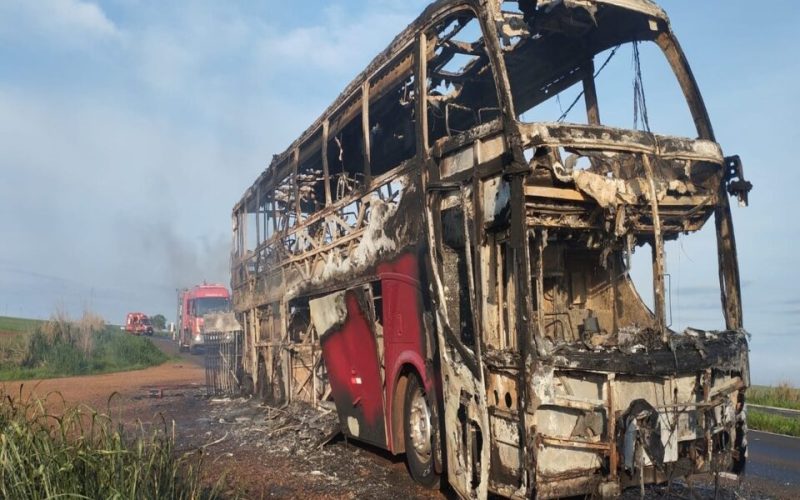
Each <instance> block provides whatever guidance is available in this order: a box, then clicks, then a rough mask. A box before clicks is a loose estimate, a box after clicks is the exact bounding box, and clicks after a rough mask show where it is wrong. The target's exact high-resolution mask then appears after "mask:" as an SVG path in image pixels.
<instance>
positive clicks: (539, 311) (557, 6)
mask: <svg viewBox="0 0 800 500" xmlns="http://www.w3.org/2000/svg"><path fill="white" fill-rule="evenodd" d="M320 43H324V40H320ZM645 46H646V47H651V48H653V49H654V50H656V51H657V52H658V54H659V57H660V58H662V60H665V61H666V63H667V65H668V67H669V69H670V73H671V76H670V78H672V79H674V81H675V83H676V85H677V87H678V88H679V89H680V94H679V95H680V98H679V99H677V100H676V101H675V106H684V107H687V108H688V110H689V112H690V114H691V125H692V128H693V131H692V133H691V134H689V135H692V137H676V136H670V135H665V134H663V133H659V132H658V131H652V130H651V129H650V125H649V120H648V117H647V113H646V101H645V99H644V96H645V94H644V91H643V87H642V85H641V83H642V82H641V77H640V71H639V61H640V59H639V57H638V53H639V52H638V51H639V48H640V47H642V48H644V47H645ZM622 47H627V48H630V49H631V50H632V53H633V54H634V59H635V60H634V61H633V63H632V66H634V68H635V70H636V71H634V73H635V74H636V76H635V78H634V90H635V97H634V103H635V109H636V111H637V115H636V116H637V118H641V120H637V122H638V124H637V125H636V126H634V127H633V128H628V129H624V128H618V127H613V126H610V125H609V124H607V123H605V122H604V121H603V119H601V117H603V116H606V115H607V114H610V112H611V111H614V109H613V108H614V107H615V106H619V103H618V102H615V101H613V100H612V101H609V104H608V107H607V108H604V102H603V100H602V99H601V97H602V93H600V92H598V86H597V85H596V81H597V79H598V78H599V77H598V75H600V74H601V71H602V70H603V68H604V67H605V64H606V63H607V62H608V59H610V58H611V57H613V55H614V53H615V52H617V49H619V48H622ZM568 92H573V94H574V95H577V98H576V99H575V100H574V102H573V103H572V104H571V105H570V103H569V102H568V101H564V102H562V104H563V106H564V107H567V106H568V105H569V108H568V109H567V111H566V112H564V115H563V116H561V117H554V118H553V119H551V120H545V121H542V120H540V119H539V117H542V116H545V114H544V113H539V110H542V109H545V108H546V107H547V106H551V107H552V105H553V103H554V102H557V101H560V100H561V99H562V96H566V95H570V94H568ZM575 105H579V108H578V109H579V110H582V111H581V113H580V115H582V118H580V119H573V118H572V117H573V116H574V115H575V113H571V114H569V113H570V112H571V111H574V109H573V108H574V106H575ZM568 114H569V116H570V121H567V120H566V119H565V117H566V116H567V115H568ZM750 187H751V186H750V184H749V183H748V182H747V181H746V180H745V179H744V178H743V172H742V166H741V162H739V160H738V157H734V156H731V157H725V156H723V153H722V150H721V148H720V146H719V145H718V144H717V143H716V142H715V138H714V133H713V129H712V126H711V123H710V121H709V117H708V114H707V111H706V108H705V105H704V103H703V100H702V97H701V95H700V92H699V90H698V87H697V84H696V81H695V79H694V77H693V75H692V72H691V70H690V68H689V65H688V63H687V60H686V58H685V56H684V53H683V52H682V50H681V47H680V45H679V44H678V41H677V40H676V38H675V36H674V34H673V32H672V30H671V28H670V24H669V21H668V18H667V16H666V14H665V13H664V11H663V10H662V9H661V8H660V7H658V6H656V5H655V4H653V3H652V2H650V1H648V0H594V1H592V0H558V1H556V0H539V1H538V2H537V1H519V2H508V1H500V0H440V1H437V2H435V3H433V4H431V5H430V6H429V7H428V8H427V9H426V10H425V11H424V12H423V13H422V15H421V16H420V17H419V18H418V19H417V20H416V21H415V22H414V23H412V24H411V25H410V26H408V28H407V29H405V30H404V31H403V32H402V33H400V35H398V36H397V37H396V38H395V39H394V41H393V42H392V43H391V44H390V46H389V47H388V48H387V49H386V50H384V51H383V52H382V53H381V54H380V55H378V56H377V57H376V58H375V59H374V60H373V61H372V63H371V64H370V65H369V66H368V67H367V68H366V69H365V70H364V71H363V72H362V73H361V74H360V75H359V76H358V77H357V78H356V79H355V80H354V81H353V82H352V83H351V84H350V85H349V86H348V87H347V88H346V89H345V90H344V92H343V93H342V94H341V95H340V96H339V97H338V98H337V99H336V101H335V102H334V103H333V104H332V105H331V106H330V107H329V108H328V109H327V110H326V111H325V112H324V113H323V114H322V116H321V117H320V118H319V119H318V120H317V121H316V122H315V123H314V124H312V125H311V127H309V128H308V129H307V130H306V131H305V132H304V133H303V134H302V135H301V136H300V138H299V139H297V140H296V141H295V142H294V143H293V144H292V145H291V146H289V148H288V149H287V150H286V151H284V152H283V153H282V154H279V155H276V156H275V157H274V158H273V160H272V162H271V163H270V164H269V166H268V167H267V168H266V169H265V170H264V171H263V172H262V173H261V174H260V175H259V176H258V178H257V179H256V181H255V182H254V183H253V184H252V186H250V187H249V188H248V189H247V190H246V192H245V193H244V195H243V197H242V198H241V200H240V201H239V202H238V203H237V204H236V205H235V206H234V209H233V249H232V259H231V264H232V267H231V274H232V277H231V279H232V289H233V294H232V298H233V305H234V309H235V311H236V313H237V315H238V317H239V319H240V321H241V323H242V324H243V325H244V329H245V342H244V345H245V352H244V355H243V357H242V359H243V366H242V371H243V373H244V378H245V380H246V381H247V382H248V385H249V384H252V387H253V389H254V390H255V391H256V393H257V394H259V395H260V396H261V397H263V398H264V399H265V400H266V401H268V402H273V403H283V402H288V401H298V400H303V401H309V402H311V403H313V404H316V403H318V402H319V401H322V400H331V399H332V400H333V401H334V402H335V406H336V410H337V412H338V415H339V419H340V424H341V428H342V431H343V432H344V433H345V434H346V435H348V436H349V437H351V438H354V439H358V440H362V441H364V442H367V443H370V444H372V445H375V446H379V447H381V448H384V449H386V450H389V451H390V452H391V453H394V454H402V453H404V454H405V455H406V458H407V462H408V468H409V471H410V473H411V475H412V476H413V478H414V479H415V480H416V481H418V482H419V483H421V484H424V485H428V486H433V485H436V484H438V483H439V482H440V481H441V480H446V481H447V482H449V484H450V485H451V486H452V488H453V489H454V490H455V491H456V492H458V494H459V495H461V496H462V497H465V498H484V497H486V496H487V495H488V494H490V493H492V494H499V495H504V496H508V497H531V496H532V495H535V496H536V497H537V498H552V497H563V496H571V495H578V494H597V495H600V496H614V495H617V494H619V493H620V491H621V490H622V489H623V488H625V487H626V486H629V485H640V484H645V483H656V482H662V481H667V480H669V479H671V478H674V477H679V476H684V475H687V474H691V473H695V472H709V471H710V472H718V471H722V470H733V471H740V470H741V469H742V467H743V466H744V463H745V458H746V439H745V430H746V425H745V421H744V412H743V411H742V409H743V404H744V391H745V389H746V387H747V386H748V384H749V373H748V344H747V336H746V333H745V331H744V329H743V323H742V305H741V294H740V280H739V270H738V263H737V255H736V245H735V239H734V232H733V226H732V219H731V208H730V205H729V201H728V196H729V195H735V196H737V197H738V198H739V200H740V202H743V203H746V201H747V194H748V191H749V189H750ZM711 218H713V223H709V219H711ZM706 224H708V225H709V229H710V230H712V229H713V231H715V236H716V247H715V248H714V249H713V250H711V251H710V252H707V255H705V256H704V258H705V259H707V260H708V261H709V262H711V263H712V265H714V264H713V263H716V267H717V269H718V275H719V293H720V296H721V313H722V316H723V317H724V324H722V323H721V324H719V327H718V329H717V330H713V331H712V330H703V329H698V328H687V329H686V330H684V331H681V332H678V331H674V330H673V329H672V328H671V327H670V321H669V305H668V304H669V302H670V301H669V291H668V290H667V286H666V284H667V283H666V282H667V280H668V277H667V271H666V268H665V267H666V254H665V241H669V240H674V239H676V238H677V237H678V236H679V235H683V234H692V233H696V232H698V231H700V229H701V228H703V227H704V226H705V225H706ZM637 248H638V249H640V251H641V250H642V249H649V254H648V255H647V258H648V260H649V261H650V263H648V265H647V267H652V289H651V290H638V291H637V289H636V288H635V286H634V284H633V281H632V279H631V277H630V273H629V270H630V266H631V264H630V262H631V259H630V255H631V253H632V252H634V251H635V250H636V249H637ZM640 256H641V254H640ZM715 279H716V278H715ZM640 293H643V294H644V293H646V294H652V303H651V304H652V305H650V306H648V305H647V303H646V302H645V301H643V300H642V298H641V297H642V296H640Z"/></svg>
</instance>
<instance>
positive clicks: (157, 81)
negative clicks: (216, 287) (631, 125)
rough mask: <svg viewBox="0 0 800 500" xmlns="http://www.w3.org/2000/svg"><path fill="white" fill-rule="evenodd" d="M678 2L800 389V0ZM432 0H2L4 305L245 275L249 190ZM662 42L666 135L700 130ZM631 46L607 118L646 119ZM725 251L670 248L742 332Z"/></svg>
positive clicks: (637, 268)
mask: <svg viewBox="0 0 800 500" xmlns="http://www.w3.org/2000/svg"><path fill="white" fill-rule="evenodd" d="M661 3H662V5H663V6H664V7H665V9H666V10H667V12H668V13H669V14H670V17H671V20H672V26H673V29H674V31H675V32H676V34H677V36H678V38H679V40H680V41H681V44H682V46H683V48H684V51H685V52H686V54H687V56H688V58H689V61H690V63H691V65H692V68H693V70H694V73H695V76H696V78H697V80H698V82H699V85H700V88H701V91H702V92H703V96H704V98H705V102H706V105H707V107H708V109H709V114H710V116H711V119H712V122H713V125H714V128H715V132H716V135H717V140H718V142H720V144H721V145H722V148H723V151H724V152H725V154H739V155H740V156H741V157H742V159H743V161H744V165H745V174H746V176H747V177H748V179H749V180H750V181H751V182H752V183H753V184H754V186H755V187H754V189H753V192H752V193H751V197H750V201H751V206H750V207H748V208H738V207H737V208H734V222H735V225H736V235H737V238H738V239H737V243H738V250H739V262H740V267H741V275H742V281H743V290H742V293H743V302H744V320H745V326H746V328H747V330H748V331H749V332H750V333H751V334H752V338H751V344H750V346H751V365H752V378H753V382H754V383H765V384H767V383H769V384H772V383H777V382H780V381H789V382H792V383H794V384H796V385H797V384H800V368H798V363H797V362H796V357H797V352H798V351H800V336H799V335H798V333H799V331H800V291H799V290H800V287H798V283H800V275H799V274H800V273H799V272H798V265H797V264H796V259H795V248H796V247H797V246H798V244H800V231H799V228H800V223H798V221H797V216H796V215H795V214H796V213H797V205H796V204H794V203H793V202H795V201H796V200H797V198H798V194H797V189H798V184H800V182H799V181H800V169H798V168H796V167H795V165H794V160H792V156H793V155H791V154H790V153H791V152H790V151H789V149H790V147H793V146H794V145H796V144H800V133H798V131H799V130H800V127H798V126H797V125H796V121H797V116H800V109H798V107H799V106H798V99H797V96H796V88H797V84H796V81H797V79H798V77H800V58H798V57H797V52H798V48H800V47H798V42H797V41H796V26H797V25H798V24H800V9H798V8H797V7H796V3H795V2H794V1H792V0H773V1H772V2H770V3H769V7H768V8H767V7H763V8H762V7H760V4H759V6H757V5H756V4H754V3H753V2H751V1H745V0H706V1H704V2H688V1H685V0H664V1H662V2H661ZM426 4H427V2H425V1H419V0H411V1H399V0H397V1H392V0H372V1H366V0H329V1H326V2H279V1H277V0H267V1H265V2H249V1H243V0H242V1H234V0H230V1H225V2H213V1H210V0H196V1H192V2H156V1H146V0H105V1H90V0H36V1H31V0H0V235H2V236H0V315H10V316H25V317H39V318H46V317H48V316H50V314H52V313H53V312H54V311H55V310H57V309H61V310H64V311H67V312H68V313H70V314H72V315H73V316H78V315H80V314H81V312H82V311H83V310H85V309H91V310H93V311H96V312H98V313H100V314H101V315H103V316H104V317H105V318H106V319H107V321H109V322H112V323H120V322H122V320H123V318H124V314H125V313H126V312H128V311H131V310H142V311H145V312H148V313H151V314H156V313H162V314H164V315H166V316H167V317H168V318H172V317H174V309H175V290H176V288H179V287H184V286H190V285H192V284H195V283H198V282H201V281H203V280H207V281H208V282H221V283H228V282H229V281H230V279H229V271H228V263H229V251H230V241H231V219H230V213H231V209H232V207H233V205H234V204H235V203H236V202H237V201H238V200H239V198H240V197H241V195H242V193H243V192H244V191H245V189H246V188H247V187H248V186H249V185H250V184H251V183H252V182H253V181H254V180H255V178H256V177H257V175H258V174H259V173H260V172H261V171H262V170H263V169H264V168H265V167H266V166H267V164H268V163H269V160H270V159H271V158H272V155H273V154H276V153H280V152H282V151H283V150H284V149H285V148H286V147H287V146H288V145H289V143H291V142H292V141H293V140H294V139H295V138H296V137H297V136H298V135H299V134H300V133H302V132H303V131H304V130H305V128H306V127H307V126H308V125H310V124H311V123H312V122H313V121H314V120H315V119H316V118H317V117H318V116H319V114H320V113H321V112H322V111H323V110H324V109H325V108H326V107H327V105H328V104H330V103H331V102H332V101H333V100H334V99H335V97H336V96H337V95H338V93H339V92H340V91H341V90H342V89H343V88H344V87H345V85H346V84H347V83H348V82H349V81H350V80H351V79H352V78H353V77H354V76H355V75H356V74H358V73H359V72H360V71H361V70H362V69H363V68H364V67H365V66H366V65H367V64H368V63H369V61H370V60H371V59H372V57H374V56H375V55H377V53H378V52H380V51H381V50H383V48H384V47H385V46H386V45H387V44H388V43H389V42H390V41H391V39H392V38H393V37H394V36H395V35H396V34H397V33H398V32H399V31H400V30H402V29H403V28H404V27H405V26H406V25H407V24H408V23H409V22H410V21H412V20H413V19H414V18H415V17H416V16H417V15H418V14H419V13H420V12H421V11H422V9H423V8H424V6H425V5H426ZM656 56H658V55H655V56H652V57H651V55H648V54H647V53H646V51H644V50H643V81H644V85H645V90H646V92H648V91H652V95H650V97H649V99H648V106H649V108H650V109H649V111H650V115H651V122H652V125H653V129H654V130H660V129H659V127H658V126H657V125H662V124H663V126H664V127H666V128H667V129H670V128H672V127H674V128H675V129H678V130H681V127H682V126H683V123H684V122H683V121H682V120H685V116H686V110H685V109H681V106H680V105H676V101H675V100H674V99H670V98H669V96H670V95H671V94H670V93H669V92H671V90H670V89H669V87H670V84H672V85H673V87H674V82H672V81H671V78H670V77H669V75H668V74H666V73H664V72H663V68H662V69H658V62H659V61H657V60H656V59H659V57H660V56H659V57H656ZM661 59H663V58H661ZM651 60H652V62H653V66H652V67H651V66H648V64H646V63H649V62H651ZM630 61H631V59H630V55H629V54H625V53H622V52H621V53H620V54H618V55H617V56H615V60H614V61H612V63H611V64H609V66H608V67H607V68H606V69H605V70H604V74H603V75H601V77H600V80H601V81H599V83H598V93H599V95H600V106H601V114H603V115H604V119H605V118H609V119H610V118H614V119H617V118H619V119H620V120H621V121H625V120H628V122H630V120H631V117H632V107H631V106H632V104H631V103H632V100H631V96H632V90H631V85H630V82H631V62H630ZM661 62H662V64H663V61H661ZM648 78H649V79H648ZM605 89H607V90H608V91H609V92H612V91H619V92H623V94H624V95H623V98H624V99H626V101H625V102H623V101H619V104H617V101H615V99H616V97H614V96H611V97H609V98H608V100H607V101H604V92H606V90H605ZM612 93H613V92H612ZM604 102H607V103H609V104H607V105H606V107H603V103H604ZM612 102H613V103H615V104H614V105H610V103H612ZM671 131H672V130H667V132H671ZM714 245H715V243H714V234H713V224H709V225H708V227H707V228H706V229H705V230H703V231H702V232H701V233H700V234H697V235H692V236H687V237H681V239H680V240H679V241H677V242H673V243H670V244H669V245H668V246H667V252H668V263H667V266H668V269H667V272H668V273H669V274H670V284H671V291H670V294H669V295H670V305H671V306H672V315H671V320H672V322H673V326H675V327H677V326H680V327H682V326H685V325H688V324H692V325H694V326H699V327H703V328H719V327H721V326H723V325H722V323H721V321H722V320H721V313H720V312H719V288H718V283H717V278H716V251H715V246H714ZM643 254H644V252H638V253H637V255H636V256H635V257H636V259H635V260H634V269H633V274H634V277H635V278H636V279H637V281H638V282H642V283H646V281H647V276H646V275H647V266H648V265H649V264H648V263H647V262H646V260H644V258H643V257H644V256H643ZM643 295H646V294H644V293H643Z"/></svg>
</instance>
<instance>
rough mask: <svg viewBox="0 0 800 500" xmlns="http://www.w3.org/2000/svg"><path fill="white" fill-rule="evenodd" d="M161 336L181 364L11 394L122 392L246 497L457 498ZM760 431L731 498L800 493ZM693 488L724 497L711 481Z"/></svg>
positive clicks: (53, 396)
mask: <svg viewBox="0 0 800 500" xmlns="http://www.w3.org/2000/svg"><path fill="white" fill-rule="evenodd" d="M154 342H155V344H156V345H157V346H159V348H161V349H162V350H164V351H165V352H166V353H167V354H169V355H171V356H173V358H172V360H171V361H169V362H167V363H165V364H163V365H161V366H157V367H153V368H148V369H145V370H138V371H131V372H124V373H113V374H107V375H95V376H87V377H73V378H59V379H49V380H42V381H26V382H24V383H20V382H4V383H2V386H3V388H4V389H5V390H6V392H7V393H11V394H19V392H20V387H22V394H23V395H24V396H25V395H29V394H31V393H34V394H36V395H38V396H39V397H47V396H48V395H49V401H50V403H51V404H52V405H59V404H62V403H61V399H62V398H63V400H64V401H65V402H66V404H79V403H85V404H88V405H90V406H92V407H94V408H96V409H98V410H100V411H103V412H107V408H109V397H110V396H111V395H112V394H114V397H113V398H111V404H110V409H111V411H110V414H111V416H113V417H115V418H118V419H120V420H122V421H126V422H131V421H135V420H137V419H138V420H140V421H142V422H144V423H145V425H147V424H148V423H152V424H155V425H164V424H165V423H166V424H168V425H170V424H171V422H172V421H174V422H175V431H176V438H177V441H178V443H177V444H178V448H179V449H180V450H182V451H190V450H196V449H198V448H202V449H203V453H204V462H205V471H206V472H205V477H206V479H207V480H208V481H209V482H211V483H213V482H214V481H216V480H217V479H218V478H219V477H220V476H222V475H223V474H224V475H225V477H226V478H227V481H228V483H229V484H230V485H232V486H233V487H234V488H235V489H236V490H237V491H238V492H239V493H240V494H242V495H243V496H245V497H246V498H267V497H272V498H295V497H303V496H313V497H315V498H317V497H320V498H386V499H394V498H398V497H401V498H437V499H441V498H447V497H452V496H453V495H452V492H449V491H445V492H440V491H432V490H426V489H423V488H421V487H419V486H418V485H416V484H415V483H414V482H413V481H412V480H411V479H410V477H409V475H408V472H407V470H406V467H405V464H404V462H403V459H402V457H394V456H392V455H390V454H388V453H386V452H384V451H381V450H378V449H375V448H372V447H369V446H366V445H360V444H358V443H352V442H351V443H347V442H345V441H344V440H343V439H341V437H339V438H336V439H334V440H332V441H331V442H328V441H327V440H326V439H325V438H326V437H328V436H329V435H330V434H331V431H332V430H333V431H335V429H336V427H337V423H336V413H335V412H334V411H327V412H322V413H320V412H318V411H315V410H311V409H309V408H307V407H302V406H292V407H289V408H285V409H275V408H269V407H266V406H264V405H262V404H260V403H259V402H258V401H256V400H253V399H245V398H238V399H208V398H206V397H205V386H204V381H205V371H204V368H203V357H202V356H198V355H190V354H188V353H179V352H178V349H177V346H176V345H175V344H174V343H173V342H171V341H169V340H167V339H159V338H154ZM170 427H171V425H170ZM753 438H754V440H755V442H753V443H752V453H751V456H750V466H749V467H748V468H749V469H750V470H749V472H750V474H749V476H748V477H747V478H746V479H745V480H744V481H743V482H742V483H741V484H728V485H727V494H726V495H723V496H721V498H741V497H744V498H793V497H794V493H795V491H794V490H795V488H796V487H797V486H796V484H791V482H788V483H787V481H786V479H785V478H784V477H781V478H771V477H770V475H769V474H765V473H764V470H766V469H764V466H766V467H767V469H770V470H772V469H774V468H775V464H769V463H767V462H769V461H770V460H772V458H774V457H772V455H773V454H772V453H770V452H769V450H767V449H766V448H764V444H765V443H764V441H763V436H761V435H759V434H756V433H753ZM770 442H771V441H770ZM794 449H795V448H793V450H794ZM787 453H788V454H789V455H792V454H793V453H795V452H793V451H789V452H787ZM796 458H797V457H794V459H795V460H796ZM762 462H763V463H762ZM673 491H674V490H673ZM733 491H736V492H737V493H738V495H739V496H738V497H737V496H736V494H734V493H733ZM634 493H636V494H635V495H634V496H635V497H636V498H638V493H637V492H634ZM698 493H699V495H698ZM661 494H663V491H662V492H661ZM693 494H694V495H695V496H699V497H709V498H713V497H714V494H713V489H709V488H706V489H705V490H701V491H695V492H694V493H693ZM654 495H656V496H660V494H659V493H654ZM626 498H627V494H626ZM631 498H633V497H631Z"/></svg>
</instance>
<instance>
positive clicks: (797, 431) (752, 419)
mask: <svg viewBox="0 0 800 500" xmlns="http://www.w3.org/2000/svg"><path fill="white" fill-rule="evenodd" d="M747 426H748V427H749V428H750V429H755V430H757V431H766V432H774V433H775V434H785V435H787V436H795V437H800V418H798V417H787V416H784V415H776V414H774V413H767V412H765V411H763V410H758V409H755V408H750V409H749V410H748V411H747Z"/></svg>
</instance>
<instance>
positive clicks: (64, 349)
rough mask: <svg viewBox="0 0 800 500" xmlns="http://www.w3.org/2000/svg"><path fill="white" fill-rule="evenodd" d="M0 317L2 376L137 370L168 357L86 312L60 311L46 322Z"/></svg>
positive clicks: (19, 378)
mask: <svg viewBox="0 0 800 500" xmlns="http://www.w3.org/2000/svg"><path fill="white" fill-rule="evenodd" d="M2 320H3V321H2V322H0V325H8V326H7V327H6V330H4V331H5V332H7V333H6V334H5V335H3V336H0V367H1V368H0V380H24V379H32V378H51V377H62V376H74V375H89V374H95V373H108V372H113V371H123V370H135V369H141V368H146V367H148V366H154V365H158V364H161V363H163V362H165V361H167V359H168V357H167V355H165V354H164V353H163V352H162V351H161V350H159V349H158V348H157V347H156V346H155V345H154V344H153V343H152V342H150V340H148V339H146V338H142V337H136V336H133V335H129V334H126V333H124V332H122V331H120V330H119V329H118V328H113V327H109V326H107V325H106V324H105V323H104V322H103V319H102V318H100V317H99V316H97V315H95V314H92V313H90V312H85V313H84V314H83V316H82V317H81V318H80V319H79V320H77V321H72V320H70V319H69V318H68V317H66V315H64V314H56V315H54V316H53V318H52V319H51V320H50V321H34V320H17V319H16V318H2ZM26 322H27V323H26ZM12 328H15V329H12ZM26 328H27V330H26ZM0 330H2V328H0Z"/></svg>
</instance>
